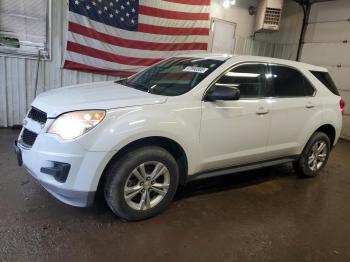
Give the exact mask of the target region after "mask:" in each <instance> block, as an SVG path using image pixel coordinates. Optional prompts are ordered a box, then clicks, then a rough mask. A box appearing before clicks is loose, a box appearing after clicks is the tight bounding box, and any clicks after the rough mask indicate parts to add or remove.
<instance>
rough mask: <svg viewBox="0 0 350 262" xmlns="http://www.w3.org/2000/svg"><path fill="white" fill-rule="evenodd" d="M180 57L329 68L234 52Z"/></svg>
mask: <svg viewBox="0 0 350 262" xmlns="http://www.w3.org/2000/svg"><path fill="white" fill-rule="evenodd" d="M178 56H179V57H194V58H202V59H215V60H220V61H227V62H229V63H232V64H234V63H239V62H266V63H273V64H282V65H287V66H292V67H297V68H303V69H306V70H312V71H323V72H326V71H327V69H326V68H324V67H320V66H315V65H310V64H307V63H302V62H296V61H293V60H286V59H278V58H272V57H265V56H248V55H232V54H218V53H189V54H182V55H178Z"/></svg>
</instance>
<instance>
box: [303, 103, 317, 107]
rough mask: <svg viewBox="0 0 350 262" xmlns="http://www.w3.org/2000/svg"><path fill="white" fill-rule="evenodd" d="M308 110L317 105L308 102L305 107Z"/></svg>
mask: <svg viewBox="0 0 350 262" xmlns="http://www.w3.org/2000/svg"><path fill="white" fill-rule="evenodd" d="M305 107H306V108H314V107H315V105H314V104H313V103H312V102H307V103H306V105H305Z"/></svg>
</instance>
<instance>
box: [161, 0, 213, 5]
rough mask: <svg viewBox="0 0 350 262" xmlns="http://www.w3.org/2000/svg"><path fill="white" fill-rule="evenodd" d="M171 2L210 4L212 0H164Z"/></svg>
mask: <svg viewBox="0 0 350 262" xmlns="http://www.w3.org/2000/svg"><path fill="white" fill-rule="evenodd" d="M164 1H167V2H171V3H177V4H186V5H210V0H164Z"/></svg>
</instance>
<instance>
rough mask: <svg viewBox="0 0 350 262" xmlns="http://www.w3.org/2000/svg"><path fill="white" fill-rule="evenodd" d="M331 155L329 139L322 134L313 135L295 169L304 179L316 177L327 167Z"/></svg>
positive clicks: (295, 164)
mask: <svg viewBox="0 0 350 262" xmlns="http://www.w3.org/2000/svg"><path fill="white" fill-rule="evenodd" d="M329 153H330V140H329V137H328V136H327V135H326V134H325V133H322V132H316V133H314V134H313V135H312V137H311V138H310V140H309V142H308V143H307V144H306V146H305V148H304V150H303V152H302V154H301V156H300V158H299V160H297V161H296V162H294V163H293V166H294V169H295V170H296V171H297V173H298V174H299V175H300V176H302V177H315V176H317V175H318V174H319V172H320V171H321V170H322V169H323V168H324V167H325V165H326V163H327V161H328V157H329Z"/></svg>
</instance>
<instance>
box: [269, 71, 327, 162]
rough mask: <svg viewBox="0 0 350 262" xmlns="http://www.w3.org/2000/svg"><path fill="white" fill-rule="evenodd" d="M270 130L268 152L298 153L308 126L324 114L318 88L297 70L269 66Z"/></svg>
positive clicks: (279, 154)
mask: <svg viewBox="0 0 350 262" xmlns="http://www.w3.org/2000/svg"><path fill="white" fill-rule="evenodd" d="M269 68H270V73H269V74H268V75H269V77H268V78H269V83H270V85H269V86H270V88H269V91H268V94H267V96H270V97H271V129H270V130H271V131H270V137H269V142H268V146H267V152H266V155H267V156H268V157H269V158H278V157H283V156H291V155H295V154H299V153H300V152H299V151H300V150H301V149H302V147H303V146H304V145H303V143H304V141H305V139H307V138H305V136H306V134H307V133H308V128H309V126H310V123H312V121H316V119H315V118H317V117H322V116H321V115H320V114H317V112H319V107H320V106H321V105H320V103H319V102H318V99H317V98H316V97H315V94H316V89H315V88H314V87H313V86H312V84H311V83H310V82H309V80H308V79H307V78H306V77H305V76H304V74H303V73H302V72H301V71H299V70H298V69H295V68H292V67H288V66H283V65H270V66H269Z"/></svg>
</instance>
